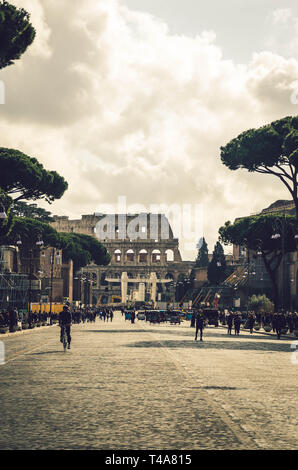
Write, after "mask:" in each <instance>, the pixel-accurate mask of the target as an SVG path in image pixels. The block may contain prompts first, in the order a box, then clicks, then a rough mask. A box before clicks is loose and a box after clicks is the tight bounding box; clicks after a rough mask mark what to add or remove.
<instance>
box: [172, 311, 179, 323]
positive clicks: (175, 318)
mask: <svg viewBox="0 0 298 470" xmlns="http://www.w3.org/2000/svg"><path fill="white" fill-rule="evenodd" d="M176 323H178V324H179V325H180V323H181V312H180V311H177V310H173V311H172V312H170V324H171V325H173V324H176Z"/></svg>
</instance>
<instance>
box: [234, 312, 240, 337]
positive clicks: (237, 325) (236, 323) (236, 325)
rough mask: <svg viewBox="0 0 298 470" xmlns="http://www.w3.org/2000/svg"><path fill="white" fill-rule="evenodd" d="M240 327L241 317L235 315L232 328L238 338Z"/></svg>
mask: <svg viewBox="0 0 298 470" xmlns="http://www.w3.org/2000/svg"><path fill="white" fill-rule="evenodd" d="M240 326H241V317H240V315H239V314H238V313H236V315H235V317H234V328H235V335H237V336H239V333H240Z"/></svg>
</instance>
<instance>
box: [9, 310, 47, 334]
mask: <svg viewBox="0 0 298 470" xmlns="http://www.w3.org/2000/svg"><path fill="white" fill-rule="evenodd" d="M48 316H49V315H48V314H47V313H41V312H40V313H35V312H29V313H24V312H23V311H22V310H20V311H19V310H18V309H16V308H14V309H9V310H2V311H1V312H0V328H8V329H9V331H10V332H14V331H16V330H17V329H22V327H23V326H24V325H27V327H29V328H30V327H32V326H34V325H36V324H40V323H47V321H48Z"/></svg>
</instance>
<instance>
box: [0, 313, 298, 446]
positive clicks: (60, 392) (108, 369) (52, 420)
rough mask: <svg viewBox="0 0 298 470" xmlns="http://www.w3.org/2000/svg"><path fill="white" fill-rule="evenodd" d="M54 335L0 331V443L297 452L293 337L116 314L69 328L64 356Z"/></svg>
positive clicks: (50, 330)
mask: <svg viewBox="0 0 298 470" xmlns="http://www.w3.org/2000/svg"><path fill="white" fill-rule="evenodd" d="M58 335H59V329H58V327H51V328H44V329H42V330H40V331H32V332H31V333H30V334H26V335H25V334H24V335H18V336H15V337H13V336H10V337H7V338H0V339H1V340H2V341H3V342H4V345H5V350H6V363H5V364H4V365H1V366H0V426H1V433H0V449H101V450H125V449H135V450H154V449H159V450H173V449H174V450H175V449H178V450H189V449H193V450H200V449H297V448H298V445H297V410H298V403H297V383H298V380H297V376H298V364H296V363H295V362H298V361H296V360H295V358H296V356H295V350H294V349H291V344H292V343H293V342H294V339H293V338H287V339H282V340H277V339H276V338H275V337H272V336H266V335H261V334H259V333H254V334H253V335H250V334H249V332H246V331H242V332H241V334H240V336H239V337H234V336H228V335H227V332H226V330H225V329H223V328H214V327H209V328H206V329H205V331H204V341H203V342H200V341H197V342H196V341H194V329H193V328H190V326H189V322H184V323H182V324H181V325H169V324H161V325H150V324H149V323H146V322H144V321H136V323H135V324H131V323H130V322H128V321H125V320H124V317H122V316H121V314H120V313H117V314H116V315H115V317H114V320H113V322H112V323H111V322H108V323H107V322H106V323H105V322H103V321H101V320H99V319H98V320H97V321H96V323H87V324H84V325H82V324H81V325H74V326H73V327H72V338H73V342H72V349H71V350H70V351H67V352H66V353H64V352H63V351H62V345H61V343H60V342H59V338H58ZM297 348H298V346H297ZM297 356H298V355H297ZM297 359H298V357H297Z"/></svg>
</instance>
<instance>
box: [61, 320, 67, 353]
mask: <svg viewBox="0 0 298 470" xmlns="http://www.w3.org/2000/svg"><path fill="white" fill-rule="evenodd" d="M61 328H62V335H61V340H62V344H63V349H64V352H66V348H67V334H66V328H65V326H61Z"/></svg>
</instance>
